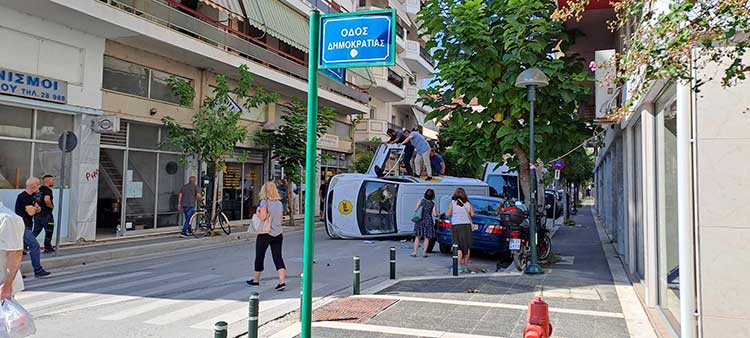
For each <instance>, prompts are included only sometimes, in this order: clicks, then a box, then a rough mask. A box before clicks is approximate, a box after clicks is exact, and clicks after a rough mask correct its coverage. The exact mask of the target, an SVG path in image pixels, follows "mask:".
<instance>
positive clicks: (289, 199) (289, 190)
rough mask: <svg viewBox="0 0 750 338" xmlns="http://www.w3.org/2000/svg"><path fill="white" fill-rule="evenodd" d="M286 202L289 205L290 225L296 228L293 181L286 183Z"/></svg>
mask: <svg viewBox="0 0 750 338" xmlns="http://www.w3.org/2000/svg"><path fill="white" fill-rule="evenodd" d="M286 201H287V203H289V225H291V226H294V191H293V190H292V181H291V180H288V181H287V182H286Z"/></svg>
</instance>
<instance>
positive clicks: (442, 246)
mask: <svg viewBox="0 0 750 338" xmlns="http://www.w3.org/2000/svg"><path fill="white" fill-rule="evenodd" d="M440 253H442V254H449V253H451V245H450V244H445V243H440Z"/></svg>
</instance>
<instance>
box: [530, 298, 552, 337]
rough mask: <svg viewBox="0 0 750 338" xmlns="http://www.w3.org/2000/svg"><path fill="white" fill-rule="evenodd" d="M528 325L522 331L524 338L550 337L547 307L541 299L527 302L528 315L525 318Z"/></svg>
mask: <svg viewBox="0 0 750 338" xmlns="http://www.w3.org/2000/svg"><path fill="white" fill-rule="evenodd" d="M526 321H527V322H528V325H527V326H526V329H524V330H523V337H524V338H549V337H552V323H550V322H549V305H547V303H545V302H544V301H543V300H542V298H541V297H536V298H535V299H534V300H532V301H531V302H529V313H528V315H527V316H526Z"/></svg>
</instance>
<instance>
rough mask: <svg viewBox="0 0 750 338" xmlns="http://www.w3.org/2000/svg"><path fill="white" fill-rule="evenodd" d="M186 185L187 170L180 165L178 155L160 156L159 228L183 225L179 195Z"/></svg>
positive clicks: (157, 219) (157, 218)
mask: <svg viewBox="0 0 750 338" xmlns="http://www.w3.org/2000/svg"><path fill="white" fill-rule="evenodd" d="M184 183H185V168H184V167H183V166H181V165H180V164H179V161H178V155H175V154H159V183H158V189H157V191H158V197H157V199H158V201H157V211H156V213H157V217H156V227H157V228H163V227H169V226H175V225H179V224H180V223H181V222H180V209H179V208H178V205H177V195H178V194H179V193H180V189H181V188H182V185H183V184H184Z"/></svg>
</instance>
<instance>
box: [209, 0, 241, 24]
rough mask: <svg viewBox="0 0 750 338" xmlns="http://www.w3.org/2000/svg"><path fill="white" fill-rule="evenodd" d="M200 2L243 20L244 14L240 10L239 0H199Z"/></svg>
mask: <svg viewBox="0 0 750 338" xmlns="http://www.w3.org/2000/svg"><path fill="white" fill-rule="evenodd" d="M200 1H201V2H202V3H204V4H206V5H209V6H211V7H213V8H216V9H218V10H220V11H223V12H226V13H227V14H229V15H231V16H233V17H235V18H237V19H240V20H245V14H244V12H243V11H242V6H241V5H240V0H200Z"/></svg>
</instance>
